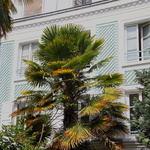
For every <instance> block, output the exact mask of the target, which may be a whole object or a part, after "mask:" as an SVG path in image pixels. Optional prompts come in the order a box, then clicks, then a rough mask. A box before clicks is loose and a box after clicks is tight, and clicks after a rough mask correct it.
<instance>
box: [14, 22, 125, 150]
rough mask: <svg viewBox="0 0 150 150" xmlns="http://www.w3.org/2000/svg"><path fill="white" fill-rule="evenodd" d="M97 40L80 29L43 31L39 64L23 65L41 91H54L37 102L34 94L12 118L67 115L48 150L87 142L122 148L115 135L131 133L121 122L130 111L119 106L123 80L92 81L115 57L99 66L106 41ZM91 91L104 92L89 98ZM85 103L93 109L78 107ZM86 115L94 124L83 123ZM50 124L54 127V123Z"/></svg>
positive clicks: (115, 77)
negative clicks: (36, 115)
mask: <svg viewBox="0 0 150 150" xmlns="http://www.w3.org/2000/svg"><path fill="white" fill-rule="evenodd" d="M94 38H95V37H94V36H92V37H90V36H89V32H88V31H85V30H84V28H83V27H82V26H79V25H73V24H68V25H64V26H61V27H60V26H57V25H53V26H51V27H49V28H46V29H45V30H44V32H43V35H42V38H41V39H42V42H41V43H39V49H38V50H37V51H36V52H35V53H34V57H35V60H36V61H37V62H38V63H36V62H32V61H29V60H24V61H25V62H26V63H27V64H28V68H27V69H26V71H25V77H26V80H27V82H28V83H30V84H31V85H33V86H38V87H39V88H40V87H41V88H42V87H43V86H47V87H49V88H50V91H47V93H46V94H45V95H42V96H40V97H39V99H38V100H36V98H33V97H32V95H29V97H30V98H31V97H32V100H31V99H30V98H29V99H30V100H31V101H32V102H31V101H30V102H28V100H27V99H28V98H25V99H26V100H27V101H26V102H27V104H28V105H27V107H26V108H22V109H21V110H17V111H15V112H14V113H13V114H12V115H13V116H16V115H18V114H20V113H26V114H27V115H30V114H34V115H35V114H37V113H40V112H41V114H43V113H44V112H45V111H46V110H49V112H50V116H52V118H54V117H53V113H52V112H56V110H57V109H61V110H62V112H63V114H62V117H61V120H59V121H60V122H62V126H61V128H60V129H59V130H58V129H57V130H55V132H53V133H55V134H53V136H51V140H50V143H49V145H48V147H49V149H53V150H55V149H56V150H69V149H70V150H74V149H79V147H82V144H83V143H85V142H86V141H91V140H92V139H97V141H98V142H99V143H103V144H101V145H103V146H104V147H105V148H109V149H112V150H113V149H118V146H117V144H116V142H115V140H114V138H115V136H116V135H120V134H125V133H127V128H126V126H125V125H124V124H123V123H121V121H120V120H125V119H126V118H125V117H123V115H122V113H123V112H124V111H125V109H126V106H125V105H123V104H121V103H117V102H115V101H116V100H117V99H118V98H120V96H121V92H120V91H119V90H118V89H117V88H116V87H118V86H119V85H121V84H122V82H123V79H122V75H121V74H119V73H114V74H111V75H109V74H108V75H95V76H93V77H91V76H89V75H90V74H91V73H93V72H94V71H95V70H96V69H97V68H99V67H101V66H103V65H104V64H105V63H106V62H109V60H110V59H111V58H112V57H110V58H107V59H105V60H102V61H100V62H95V61H94V60H95V59H96V57H97V56H98V55H99V54H100V49H101V47H102V44H103V42H104V40H103V39H97V40H94ZM89 66H90V67H89ZM92 88H96V89H101V91H102V92H101V93H100V94H98V95H96V96H93V97H91V96H89V97H88V96H86V95H87V91H90V89H92ZM35 93H38V91H36V92H35ZM19 100H20V98H19ZM83 101H84V102H86V103H87V104H88V105H87V106H85V107H84V108H83V109H80V108H79V103H81V102H83ZM16 102H18V100H17V101H16ZM32 103H33V105H32ZM113 109H114V111H113V114H111V113H110V112H111V111H112V110H113ZM54 116H55V115H54ZM83 116H89V118H91V119H90V120H88V121H86V122H84V121H83V122H82V121H81V120H82V117H83ZM79 118H81V119H79ZM55 121H56V119H55ZM50 122H51V125H53V123H52V122H53V121H52V119H51V121H50ZM54 128H55V126H54V125H53V129H54ZM118 145H119V144H118Z"/></svg>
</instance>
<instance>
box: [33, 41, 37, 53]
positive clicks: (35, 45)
mask: <svg viewBox="0 0 150 150" xmlns="http://www.w3.org/2000/svg"><path fill="white" fill-rule="evenodd" d="M37 48H38V45H37V44H36V43H34V44H32V50H33V51H34V50H36V49H37Z"/></svg>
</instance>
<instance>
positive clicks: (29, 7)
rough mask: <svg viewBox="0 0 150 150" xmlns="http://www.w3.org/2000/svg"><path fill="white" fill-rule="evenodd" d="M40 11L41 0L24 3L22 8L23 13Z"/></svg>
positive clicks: (26, 14) (27, 14) (29, 13)
mask: <svg viewBox="0 0 150 150" xmlns="http://www.w3.org/2000/svg"><path fill="white" fill-rule="evenodd" d="M41 12H42V0H36V1H34V2H33V3H30V4H26V5H25V9H24V15H25V16H29V15H34V14H38V13H41Z"/></svg>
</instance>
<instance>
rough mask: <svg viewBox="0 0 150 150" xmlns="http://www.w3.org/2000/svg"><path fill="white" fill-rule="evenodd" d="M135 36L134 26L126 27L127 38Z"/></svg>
mask: <svg viewBox="0 0 150 150" xmlns="http://www.w3.org/2000/svg"><path fill="white" fill-rule="evenodd" d="M132 37H136V26H131V27H127V38H132Z"/></svg>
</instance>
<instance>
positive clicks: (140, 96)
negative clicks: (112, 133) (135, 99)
mask: <svg viewBox="0 0 150 150" xmlns="http://www.w3.org/2000/svg"><path fill="white" fill-rule="evenodd" d="M131 94H138V95H139V100H140V101H142V93H141V92H139V91H131V92H128V93H126V105H128V106H129V109H128V112H127V118H129V119H130V109H131V107H130V95H131ZM133 107H134V106H132V108H133ZM130 127H131V126H130V123H129V129H131V128H130ZM130 132H131V134H136V133H137V132H134V131H131V130H130Z"/></svg>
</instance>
